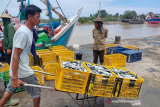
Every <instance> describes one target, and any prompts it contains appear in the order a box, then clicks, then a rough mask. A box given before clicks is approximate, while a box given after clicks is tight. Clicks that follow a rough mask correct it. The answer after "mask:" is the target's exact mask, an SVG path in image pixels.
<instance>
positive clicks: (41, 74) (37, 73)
mask: <svg viewBox="0 0 160 107" xmlns="http://www.w3.org/2000/svg"><path fill="white" fill-rule="evenodd" d="M31 68H32V69H33V70H37V71H43V70H42V69H41V68H40V67H39V66H32V67H31ZM35 74H36V77H37V80H38V82H39V84H40V85H44V74H43V73H39V72H35Z"/></svg>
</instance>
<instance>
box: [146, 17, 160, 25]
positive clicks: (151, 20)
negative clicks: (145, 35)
mask: <svg viewBox="0 0 160 107" xmlns="http://www.w3.org/2000/svg"><path fill="white" fill-rule="evenodd" d="M146 22H147V23H148V24H160V19H157V18H153V19H150V20H146Z"/></svg>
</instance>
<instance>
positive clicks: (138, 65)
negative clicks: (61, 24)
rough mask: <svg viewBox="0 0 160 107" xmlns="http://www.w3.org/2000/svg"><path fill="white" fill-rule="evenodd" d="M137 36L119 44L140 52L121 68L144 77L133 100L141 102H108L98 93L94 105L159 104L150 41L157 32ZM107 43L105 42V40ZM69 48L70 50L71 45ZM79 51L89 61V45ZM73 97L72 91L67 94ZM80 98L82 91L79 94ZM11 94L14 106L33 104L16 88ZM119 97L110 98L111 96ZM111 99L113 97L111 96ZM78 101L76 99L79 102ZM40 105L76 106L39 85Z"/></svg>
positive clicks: (159, 73) (157, 53)
mask: <svg viewBox="0 0 160 107" xmlns="http://www.w3.org/2000/svg"><path fill="white" fill-rule="evenodd" d="M149 38H150V39H147V38H139V39H128V40H122V41H121V44H119V45H122V46H123V45H133V46H138V47H139V48H140V50H141V51H142V52H143V55H142V56H143V57H142V60H141V61H138V62H133V63H127V66H126V67H125V68H127V69H129V70H131V71H132V72H134V73H135V74H137V75H139V76H141V77H142V78H143V79H144V83H143V84H142V88H141V91H140V94H139V97H138V99H137V100H139V101H140V102H141V105H131V104H108V103H106V101H107V100H109V99H111V98H102V97H98V98H97V101H96V107H160V106H159V105H160V85H159V83H160V46H159V45H153V44H151V43H157V44H159V43H160V36H153V37H149ZM107 44H109V43H107ZM69 49H71V50H73V49H72V47H70V48H69ZM80 52H81V53H83V58H82V60H83V61H85V62H93V61H92V60H93V55H92V54H93V53H92V45H90V44H89V45H82V46H80ZM45 86H50V87H54V81H45ZM71 95H72V96H73V97H74V98H75V97H76V94H74V93H72V94H71ZM79 97H80V98H82V97H83V95H80V96H79ZM13 98H18V99H19V100H20V103H19V105H17V106H15V107H33V106H32V105H33V103H32V100H31V97H30V96H29V95H28V94H27V93H26V92H25V91H23V92H19V93H16V94H14V95H13ZM115 99H116V100H121V99H120V98H114V100H115ZM111 100H113V98H112V99H111ZM81 102H82V101H78V103H81ZM89 103H90V107H93V99H89ZM89 103H88V101H87V100H85V103H84V107H89ZM41 107H78V105H77V104H76V103H75V102H74V101H73V100H72V98H71V97H70V96H69V95H68V93H65V92H52V91H50V90H47V89H42V93H41Z"/></svg>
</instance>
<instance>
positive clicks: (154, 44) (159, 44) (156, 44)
mask: <svg viewBox="0 0 160 107" xmlns="http://www.w3.org/2000/svg"><path fill="white" fill-rule="evenodd" d="M149 45H153V46H160V43H154V42H152V43H149Z"/></svg>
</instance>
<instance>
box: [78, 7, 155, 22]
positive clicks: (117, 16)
mask: <svg viewBox="0 0 160 107" xmlns="http://www.w3.org/2000/svg"><path fill="white" fill-rule="evenodd" d="M99 13H100V14H99ZM149 13H151V14H153V13H152V12H149ZM98 15H100V17H101V18H102V21H103V22H106V21H118V20H119V19H120V18H121V19H135V18H137V16H139V18H141V19H144V20H145V18H146V16H147V15H145V14H141V15H137V13H136V11H130V10H127V11H125V12H124V14H119V13H116V14H115V15H112V14H109V13H107V12H106V10H101V11H100V12H99V11H97V13H96V14H90V16H89V17H80V18H79V20H78V22H80V23H81V24H83V23H93V22H92V21H93V20H95V19H96V17H98Z"/></svg>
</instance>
